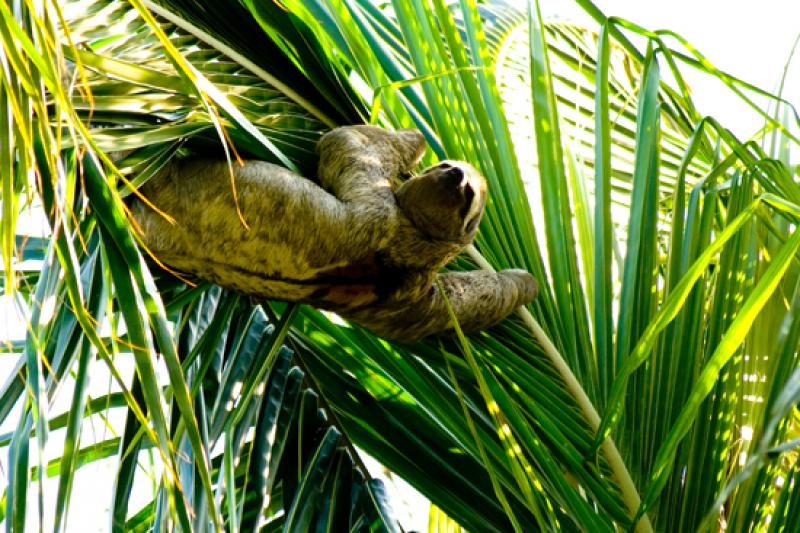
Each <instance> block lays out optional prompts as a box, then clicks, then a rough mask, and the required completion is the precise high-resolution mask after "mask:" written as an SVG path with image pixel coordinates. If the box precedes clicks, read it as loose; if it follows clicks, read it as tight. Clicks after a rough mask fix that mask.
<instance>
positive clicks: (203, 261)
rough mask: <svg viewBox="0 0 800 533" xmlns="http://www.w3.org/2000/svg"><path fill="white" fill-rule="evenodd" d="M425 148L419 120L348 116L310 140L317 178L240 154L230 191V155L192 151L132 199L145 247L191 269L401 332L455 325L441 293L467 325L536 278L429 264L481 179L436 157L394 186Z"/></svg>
mask: <svg viewBox="0 0 800 533" xmlns="http://www.w3.org/2000/svg"><path fill="white" fill-rule="evenodd" d="M424 150H425V143H424V138H423V137H422V135H421V134H420V133H419V132H418V131H416V130H400V131H397V132H389V131H386V130H383V129H381V128H378V127H374V126H346V127H342V128H338V129H335V130H333V131H331V132H329V133H327V134H326V135H324V136H323V137H322V138H321V139H320V141H319V142H318V144H317V151H318V153H319V156H320V161H319V170H318V176H317V177H318V180H319V183H320V185H321V186H320V185H318V184H317V183H315V182H314V181H312V180H310V179H307V178H304V177H302V176H299V175H297V174H295V173H293V172H291V171H289V170H287V169H285V168H283V167H280V166H277V165H273V164H271V163H267V162H264V161H246V162H244V163H243V164H241V165H234V167H233V178H234V184H235V191H236V195H235V196H234V188H233V187H232V185H231V171H230V167H229V165H228V163H227V162H225V161H218V160H209V159H199V158H189V159H185V160H173V162H171V163H169V164H167V165H166V166H165V167H164V168H163V169H161V170H160V171H159V172H158V173H157V174H156V175H155V176H154V177H153V178H151V179H150V180H149V181H148V182H147V183H146V184H145V185H144V186H143V187H142V189H141V192H142V194H143V195H144V196H145V197H146V198H147V199H148V201H149V202H150V204H151V205H148V204H147V203H146V202H143V201H142V200H141V199H138V198H134V199H133V200H131V202H130V204H129V207H130V211H131V216H132V217H133V218H134V220H135V222H136V224H138V226H139V228H140V230H141V233H142V241H143V243H144V244H145V246H147V248H149V250H150V251H151V252H152V254H153V255H154V256H155V257H156V258H157V259H158V260H159V261H161V262H162V263H164V264H166V265H168V266H169V267H171V268H172V269H175V270H177V271H180V272H185V273H188V274H191V275H193V276H196V277H197V278H199V279H202V280H205V281H209V282H212V283H216V284H218V285H220V286H222V287H225V288H227V289H231V290H233V291H236V292H239V293H242V294H245V295H250V296H252V297H256V298H259V299H270V300H283V301H288V302H298V303H305V304H309V305H312V306H314V307H317V308H319V309H325V310H329V311H333V312H335V313H337V314H338V315H340V316H341V317H343V318H345V319H347V320H348V321H351V322H354V323H356V324H359V325H361V326H364V327H366V328H367V329H369V330H371V331H373V332H374V333H376V334H377V335H379V336H381V337H383V338H386V339H392V340H399V341H405V342H413V341H417V340H419V339H421V338H423V337H426V336H428V335H431V334H436V333H440V332H443V331H446V330H448V329H452V328H453V324H452V322H451V318H450V314H449V312H448V309H447V304H446V303H445V297H446V298H447V300H448V301H449V303H450V306H451V307H452V310H453V311H454V313H455V316H456V318H457V320H458V323H459V325H460V327H461V328H462V330H463V331H464V332H466V333H472V332H477V331H480V330H483V329H486V328H488V327H491V326H493V325H494V324H496V323H497V322H499V321H500V320H502V319H503V318H505V317H506V316H508V315H509V314H510V313H511V312H512V311H513V310H514V309H516V308H517V307H519V306H521V305H524V304H527V303H529V302H531V301H532V300H533V299H534V298H535V297H536V294H537V284H536V281H535V280H534V278H533V276H531V275H530V274H529V273H528V272H526V271H524V270H503V271H500V272H491V271H484V270H479V271H471V272H440V271H441V270H442V269H443V267H444V266H445V265H446V264H447V263H448V262H449V261H450V260H451V259H453V258H454V257H455V256H456V255H458V254H459V253H460V252H461V251H462V250H463V249H464V248H465V247H466V246H467V245H469V244H470V243H471V242H472V240H473V238H474V237H475V233H476V232H477V230H478V224H479V222H480V219H481V215H482V213H483V209H484V204H485V202H486V194H487V191H486V182H485V180H484V178H483V176H481V175H480V174H479V173H478V171H477V170H476V169H475V168H473V167H472V166H471V165H469V164H467V163H463V162H456V161H442V162H440V163H438V164H436V165H434V166H432V167H430V168H428V169H426V170H425V171H423V172H422V173H421V174H419V175H416V176H413V177H410V178H409V179H407V180H406V181H404V182H403V183H402V184H400V185H399V186H396V185H395V178H397V177H398V176H399V175H407V174H409V173H410V172H411V171H412V169H413V168H414V167H415V166H416V165H417V163H418V162H419V160H420V159H421V158H422V155H423V153H424ZM152 206H154V207H155V208H156V209H153V207H152ZM159 211H160V212H159ZM164 214H167V215H169V217H170V218H171V219H172V220H169V219H168V218H167V217H165V216H164ZM437 280H438V283H437ZM441 291H444V294H442V292H441Z"/></svg>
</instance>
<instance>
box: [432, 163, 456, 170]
mask: <svg viewBox="0 0 800 533" xmlns="http://www.w3.org/2000/svg"><path fill="white" fill-rule="evenodd" d="M436 166H437V167H438V168H440V169H441V170H450V169H451V168H453V165H451V164H450V163H448V162H447V161H442V162H441V163H439V164H438V165H436Z"/></svg>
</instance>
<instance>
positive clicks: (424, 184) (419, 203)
mask: <svg viewBox="0 0 800 533" xmlns="http://www.w3.org/2000/svg"><path fill="white" fill-rule="evenodd" d="M395 195H396V196H397V203H398V205H399V206H400V209H401V210H402V211H403V213H405V215H406V216H407V217H408V218H409V219H410V220H411V222H413V224H414V225H415V226H416V227H417V228H418V229H419V230H420V231H422V232H424V233H426V234H428V235H430V236H431V237H432V238H434V239H438V240H444V241H449V242H456V243H462V244H469V243H470V242H472V239H473V238H474V237H475V233H476V231H477V229H478V224H479V222H480V219H481V215H482V214H483V206H484V205H485V204H486V180H485V179H484V178H483V176H481V175H480V173H479V172H478V171H477V170H476V169H475V168H474V167H473V166H472V165H470V164H468V163H464V162H462V161H442V162H440V163H438V164H436V165H434V166H432V167H430V168H427V169H425V171H423V172H422V174H420V175H418V176H414V177H413V178H411V179H409V180H408V181H406V182H405V183H403V184H402V185H401V186H400V187H399V188H398V189H397V191H396V192H395Z"/></svg>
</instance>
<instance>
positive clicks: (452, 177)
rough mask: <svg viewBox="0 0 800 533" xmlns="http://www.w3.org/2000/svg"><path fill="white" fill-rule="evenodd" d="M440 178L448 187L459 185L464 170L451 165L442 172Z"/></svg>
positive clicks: (462, 178) (462, 179)
mask: <svg viewBox="0 0 800 533" xmlns="http://www.w3.org/2000/svg"><path fill="white" fill-rule="evenodd" d="M441 179H442V180H443V181H444V183H445V184H446V185H447V186H448V187H453V188H456V187H460V186H461V183H462V182H463V181H464V171H463V170H461V169H460V168H458V167H452V168H449V169H447V170H445V171H444V172H442V176H441Z"/></svg>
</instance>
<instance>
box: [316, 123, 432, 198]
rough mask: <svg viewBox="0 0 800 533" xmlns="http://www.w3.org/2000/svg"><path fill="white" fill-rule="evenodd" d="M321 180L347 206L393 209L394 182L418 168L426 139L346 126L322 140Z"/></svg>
mask: <svg viewBox="0 0 800 533" xmlns="http://www.w3.org/2000/svg"><path fill="white" fill-rule="evenodd" d="M317 151H318V152H319V155H320V162H319V173H318V177H319V179H320V183H321V184H322V186H323V187H324V188H325V189H327V190H329V191H331V192H332V193H333V195H334V196H336V197H337V198H338V199H340V200H341V201H343V202H346V203H350V202H352V203H358V204H360V205H362V206H367V205H375V206H383V207H385V206H386V205H394V197H393V193H392V180H393V179H394V178H395V177H396V176H397V175H398V174H401V173H405V172H409V171H410V170H411V169H413V168H414V166H416V164H417V163H418V162H419V160H420V158H422V155H423V154H424V152H425V139H424V137H423V136H422V134H421V133H420V132H418V131H416V130H400V131H397V132H390V131H386V130H383V129H381V128H378V127H375V126H345V127H343V128H337V129H335V130H333V131H331V132H330V133H328V134H326V135H325V136H324V137H322V139H320V141H319V144H318V145H317Z"/></svg>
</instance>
